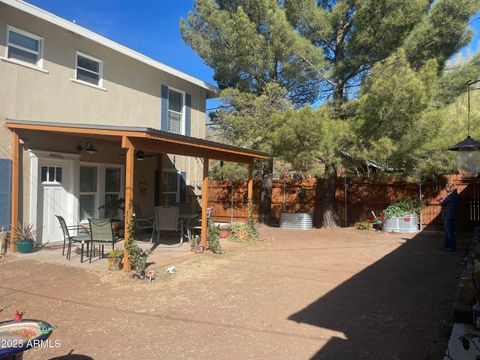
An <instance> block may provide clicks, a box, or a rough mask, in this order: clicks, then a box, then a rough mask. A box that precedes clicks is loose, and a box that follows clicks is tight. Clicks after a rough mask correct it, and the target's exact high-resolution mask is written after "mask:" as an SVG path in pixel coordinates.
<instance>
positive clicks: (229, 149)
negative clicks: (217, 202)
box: [6, 118, 270, 163]
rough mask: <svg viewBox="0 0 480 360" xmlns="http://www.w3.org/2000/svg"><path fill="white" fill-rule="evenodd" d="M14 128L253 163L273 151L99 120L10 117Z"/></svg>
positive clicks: (8, 126)
mask: <svg viewBox="0 0 480 360" xmlns="http://www.w3.org/2000/svg"><path fill="white" fill-rule="evenodd" d="M6 126H7V128H9V129H10V130H15V129H18V130H31V131H32V130H33V131H46V132H50V133H61V134H74V135H95V136H106V137H118V138H119V140H121V139H122V138H123V137H128V138H129V139H130V141H131V142H132V144H133V145H134V146H135V148H136V149H139V150H144V151H152V152H159V153H167V154H177V155H185V156H193V157H207V158H210V159H215V160H225V161H234V162H240V163H250V162H251V161H253V159H267V158H269V157H270V155H269V154H267V153H265V152H262V151H258V150H251V149H246V148H242V147H238V146H232V145H227V144H222V143H219V142H216V141H210V140H205V139H200V138H195V137H191V136H185V135H179V134H174V133H170V132H166V131H162V130H158V129H153V128H149V127H137V126H115V125H96V124H72V123H57V122H44V121H32V120H17V119H11V118H7V121H6Z"/></svg>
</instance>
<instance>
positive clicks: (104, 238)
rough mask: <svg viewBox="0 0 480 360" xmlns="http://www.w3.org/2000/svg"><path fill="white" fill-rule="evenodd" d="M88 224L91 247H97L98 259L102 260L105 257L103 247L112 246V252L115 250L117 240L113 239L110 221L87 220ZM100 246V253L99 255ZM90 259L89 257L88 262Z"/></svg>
mask: <svg viewBox="0 0 480 360" xmlns="http://www.w3.org/2000/svg"><path fill="white" fill-rule="evenodd" d="M88 223H89V224H90V236H91V241H92V252H93V246H95V245H96V244H97V245H99V249H98V257H99V258H102V257H103V256H104V255H105V245H106V244H107V245H110V244H111V245H112V250H115V243H116V242H118V241H119V240H118V239H117V238H116V237H115V234H114V232H113V227H112V219H88ZM100 246H101V248H102V252H101V253H100ZM91 261H92V257H91V256H90V262H91Z"/></svg>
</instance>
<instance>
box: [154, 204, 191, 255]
mask: <svg viewBox="0 0 480 360" xmlns="http://www.w3.org/2000/svg"><path fill="white" fill-rule="evenodd" d="M178 210H179V209H178V207H175V206H156V207H155V218H154V228H153V232H154V233H155V232H156V233H157V243H158V242H159V241H160V231H175V232H178V231H180V243H179V246H181V245H182V244H183V221H182V220H179V217H178ZM152 240H153V234H152V239H151V240H150V242H152Z"/></svg>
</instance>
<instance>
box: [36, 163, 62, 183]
mask: <svg viewBox="0 0 480 360" xmlns="http://www.w3.org/2000/svg"><path fill="white" fill-rule="evenodd" d="M40 176H41V180H42V184H61V183H62V181H63V169H62V168H61V167H59V166H42V168H41V170H40Z"/></svg>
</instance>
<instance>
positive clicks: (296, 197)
mask: <svg viewBox="0 0 480 360" xmlns="http://www.w3.org/2000/svg"><path fill="white" fill-rule="evenodd" d="M447 182H453V183H455V184H456V185H457V189H458V192H459V194H460V202H459V215H458V218H457V227H458V228H459V229H465V230H471V229H472V228H473V226H476V225H480V181H479V180H464V179H462V178H461V177H460V176H458V175H450V176H446V177H440V178H438V179H436V180H435V181H430V182H427V183H424V184H421V185H420V184H414V183H406V182H402V181H394V180H392V181H388V182H381V181H373V180H371V179H360V178H348V179H345V178H338V181H337V188H336V206H337V213H338V215H339V220H340V224H341V225H343V226H345V225H347V226H351V225H353V224H354V223H355V222H357V221H362V220H368V219H371V218H372V215H371V211H374V212H375V213H376V214H377V216H379V215H380V213H381V211H382V210H384V209H385V208H386V207H387V206H388V205H389V204H390V203H391V202H393V201H394V200H397V199H400V198H410V199H418V198H419V197H422V199H423V200H424V201H425V202H426V207H425V208H424V209H423V211H422V226H423V227H424V228H427V229H435V230H438V229H441V227H442V226H443V225H442V221H441V218H440V206H439V205H438V202H437V201H436V198H437V197H438V196H444V195H445V191H444V188H445V185H446V183H447ZM260 186H261V184H260V182H259V181H255V182H254V203H255V205H256V206H257V208H258V205H259V199H260ZM209 189H210V190H209V203H210V204H212V205H213V204H215V206H214V210H213V216H214V219H215V220H216V221H224V222H230V221H243V220H245V219H246V218H247V215H248V210H247V184H246V182H244V183H242V182H233V183H232V182H229V181H211V183H210V188H209ZM271 200H272V207H271V214H270V215H271V222H272V225H275V224H278V223H279V219H280V213H281V212H282V211H283V210H285V211H288V212H308V213H310V214H312V216H313V218H314V223H315V226H321V218H322V216H321V214H322V207H323V180H322V179H319V180H317V179H306V180H299V181H295V180H292V179H288V180H286V181H284V180H279V181H274V182H273V188H272V199H271Z"/></svg>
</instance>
